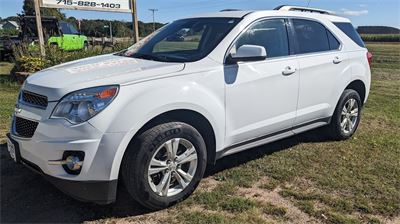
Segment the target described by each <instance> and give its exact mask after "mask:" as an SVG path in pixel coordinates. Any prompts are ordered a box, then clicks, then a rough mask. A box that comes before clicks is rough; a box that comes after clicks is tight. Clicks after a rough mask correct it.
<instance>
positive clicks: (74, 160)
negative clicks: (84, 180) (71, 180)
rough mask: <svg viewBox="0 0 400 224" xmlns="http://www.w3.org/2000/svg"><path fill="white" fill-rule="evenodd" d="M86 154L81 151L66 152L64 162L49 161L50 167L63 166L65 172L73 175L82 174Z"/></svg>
mask: <svg viewBox="0 0 400 224" xmlns="http://www.w3.org/2000/svg"><path fill="white" fill-rule="evenodd" d="M84 158H85V153H84V152H81V151H65V152H64V154H63V158H62V160H52V161H49V163H48V164H49V165H61V166H62V167H63V168H64V170H65V172H67V173H68V174H72V175H78V174H80V173H81V170H82V166H83V159H84Z"/></svg>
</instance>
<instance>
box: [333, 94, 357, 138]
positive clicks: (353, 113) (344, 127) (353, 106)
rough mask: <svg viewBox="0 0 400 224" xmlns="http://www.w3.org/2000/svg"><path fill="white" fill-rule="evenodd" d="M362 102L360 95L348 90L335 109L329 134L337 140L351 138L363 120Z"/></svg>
mask: <svg viewBox="0 0 400 224" xmlns="http://www.w3.org/2000/svg"><path fill="white" fill-rule="evenodd" d="M361 109H362V102H361V98H360V95H359V94H358V93H357V92H356V91H355V90H352V89H346V90H345V91H344V92H343V93H342V96H341V97H340V100H339V103H338V104H337V106H336V108H335V112H334V114H333V116H332V120H331V123H330V124H329V126H328V127H327V129H326V132H327V134H328V135H329V136H330V137H331V138H333V139H335V140H345V139H348V138H350V137H351V136H352V135H353V134H354V132H355V131H356V130H357V127H358V124H359V123H360V118H361Z"/></svg>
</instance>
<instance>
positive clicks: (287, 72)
mask: <svg viewBox="0 0 400 224" xmlns="http://www.w3.org/2000/svg"><path fill="white" fill-rule="evenodd" d="M295 72H296V68H293V67H291V66H286V68H285V69H283V71H282V75H291V74H293V73H295Z"/></svg>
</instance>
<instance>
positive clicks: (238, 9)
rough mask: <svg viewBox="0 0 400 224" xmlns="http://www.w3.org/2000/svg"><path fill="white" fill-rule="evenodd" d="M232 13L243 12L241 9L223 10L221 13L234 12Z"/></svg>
mask: <svg viewBox="0 0 400 224" xmlns="http://www.w3.org/2000/svg"><path fill="white" fill-rule="evenodd" d="M232 11H242V10H240V9H222V10H220V12H232Z"/></svg>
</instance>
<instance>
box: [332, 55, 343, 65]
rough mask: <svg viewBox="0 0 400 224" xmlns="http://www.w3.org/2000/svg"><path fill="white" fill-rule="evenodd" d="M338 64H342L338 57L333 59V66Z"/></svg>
mask: <svg viewBox="0 0 400 224" xmlns="http://www.w3.org/2000/svg"><path fill="white" fill-rule="evenodd" d="M340 62H342V59H340V58H339V56H335V57H334V58H333V64H339V63H340Z"/></svg>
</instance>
